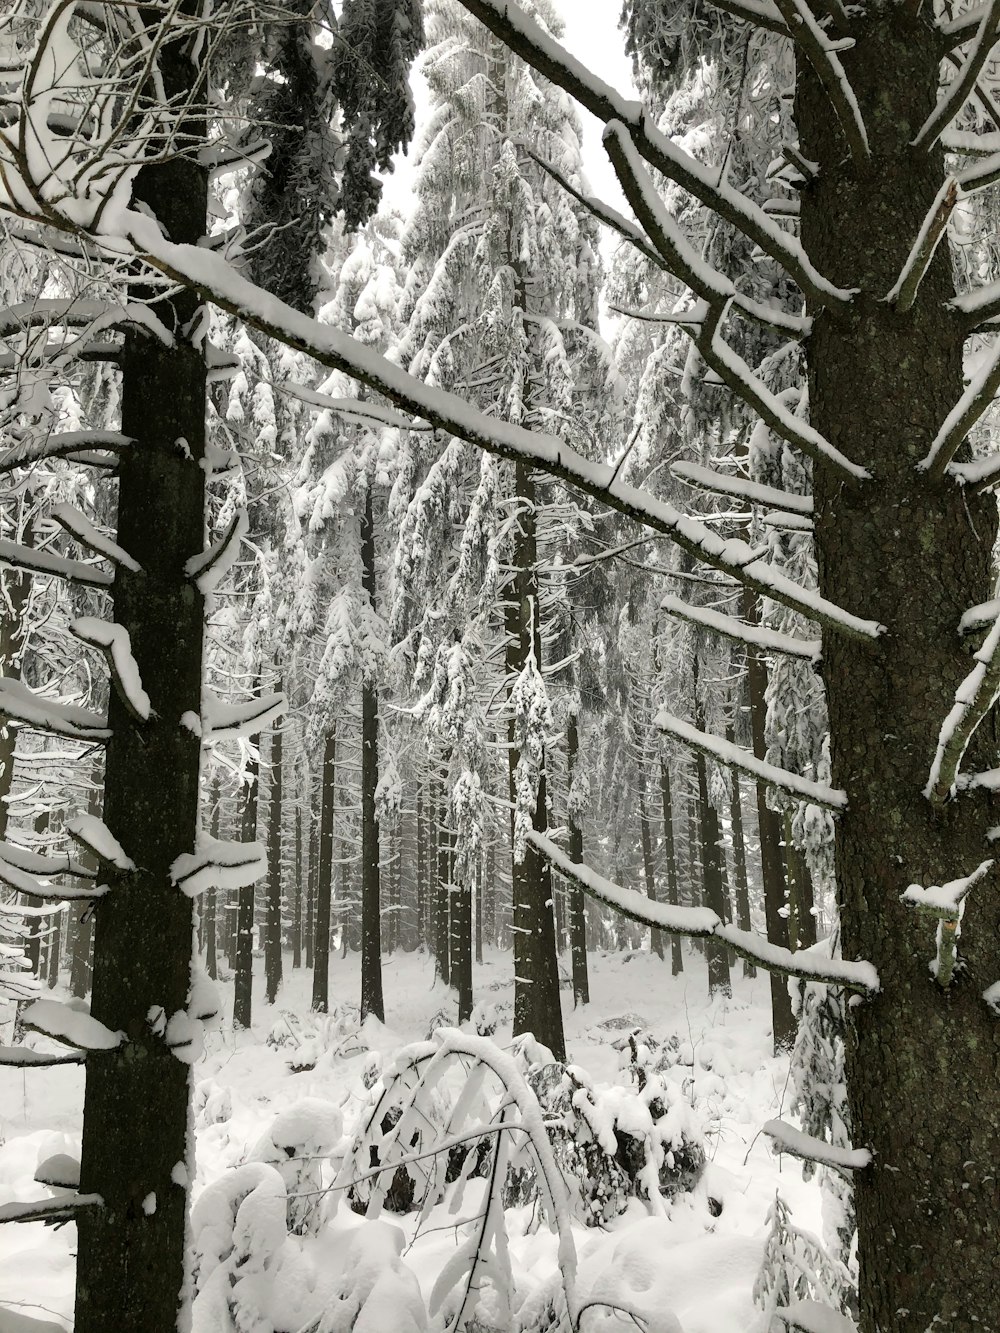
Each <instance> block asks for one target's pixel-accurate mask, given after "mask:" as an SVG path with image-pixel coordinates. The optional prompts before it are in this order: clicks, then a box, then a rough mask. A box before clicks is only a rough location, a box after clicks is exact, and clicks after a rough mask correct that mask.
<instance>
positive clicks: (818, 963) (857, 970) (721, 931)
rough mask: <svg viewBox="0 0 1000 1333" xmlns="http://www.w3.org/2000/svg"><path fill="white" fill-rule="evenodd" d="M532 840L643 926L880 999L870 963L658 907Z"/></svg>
mask: <svg viewBox="0 0 1000 1333" xmlns="http://www.w3.org/2000/svg"><path fill="white" fill-rule="evenodd" d="M528 838H529V840H530V841H531V842H532V843H534V845H535V846H536V847H537V848H538V849H539V851H541V852H542V853H543V854H544V855H545V856H547V857H548V858H549V860H550V861H551V862H552V865H553V867H554V868H555V869H556V870H558V871H559V873H560V874H561V875H564V876H565V877H566V878H567V879H568V880H571V881H572V882H573V883H574V884H578V885H579V886H580V888H581V889H582V890H583V891H584V893H585V894H587V895H588V897H591V898H594V899H596V901H597V902H601V903H604V904H605V906H607V907H611V908H613V909H614V910H615V911H616V912H620V913H621V914H622V916H627V917H628V918H629V919H630V920H632V921H638V922H639V924H640V925H643V926H650V927H652V928H653V929H655V930H664V931H667V932H668V933H669V934H675V935H690V936H692V937H699V936H700V937H707V936H709V935H711V936H714V937H715V938H716V939H718V940H721V941H722V942H723V943H724V944H725V945H726V947H727V948H730V949H732V950H733V952H734V953H736V954H738V955H739V956H740V957H741V958H747V959H749V961H750V962H752V963H755V964H756V965H757V966H759V967H762V968H764V969H765V970H766V971H768V972H780V973H783V974H784V975H786V976H790V977H802V978H803V979H805V980H807V981H822V982H826V983H827V984H828V985H831V986H843V987H844V988H845V989H847V990H853V991H857V992H858V993H860V994H862V995H875V994H877V993H878V991H879V989H880V983H879V978H878V973H877V972H876V970H875V968H874V967H873V966H872V964H871V963H866V962H857V963H852V962H847V961H845V960H843V959H840V958H825V957H822V956H821V955H819V954H817V953H814V952H813V951H812V950H811V949H796V950H793V949H784V948H781V947H780V946H778V945H776V944H772V943H771V942H770V941H769V940H767V939H765V938H764V937H763V936H760V935H755V934H753V933H752V932H751V931H744V930H739V929H738V928H737V927H735V926H732V925H727V924H726V923H725V922H724V921H722V919H721V918H720V917H718V916H717V915H716V914H715V912H713V911H712V910H711V909H710V908H708V907H680V906H674V905H672V904H670V903H658V902H654V901H653V900H652V899H651V898H648V897H647V896H646V895H645V894H644V893H639V892H638V891H637V890H635V889H623V888H622V887H621V885H619V884H615V883H613V882H612V881H611V880H609V879H605V878H604V877H603V876H602V875H598V874H597V873H596V871H594V870H591V869H590V867H589V866H585V865H580V864H578V863H577V862H575V861H571V860H570V859H569V857H567V856H565V855H564V854H563V852H561V851H560V850H559V848H558V847H557V846H556V845H555V843H554V842H552V841H551V840H550V839H549V838H544V837H542V836H541V834H538V833H534V832H529V833H528Z"/></svg>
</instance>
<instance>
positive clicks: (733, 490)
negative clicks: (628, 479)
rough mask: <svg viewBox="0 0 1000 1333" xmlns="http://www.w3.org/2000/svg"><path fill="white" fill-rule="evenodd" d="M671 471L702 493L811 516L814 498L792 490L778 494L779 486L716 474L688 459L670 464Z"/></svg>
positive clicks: (721, 473) (720, 473)
mask: <svg viewBox="0 0 1000 1333" xmlns="http://www.w3.org/2000/svg"><path fill="white" fill-rule="evenodd" d="M670 471H671V473H672V475H673V476H675V477H677V478H678V480H680V481H684V482H687V484H688V485H689V486H697V487H698V488H699V489H700V490H703V491H710V492H711V493H712V494H713V495H728V496H732V497H733V498H734V499H737V500H746V501H747V503H748V504H756V505H768V506H769V507H770V508H774V509H781V510H784V511H786V512H787V513H790V514H801V515H803V516H804V517H806V518H811V517H812V512H813V500H812V496H811V495H793V494H792V492H791V491H779V490H778V489H777V487H776V486H762V485H761V484H760V483H759V482H756V481H748V480H747V479H746V478H745V477H736V476H728V475H727V474H726V473H724V472H716V471H715V470H714V468H710V467H703V466H702V465H701V464H700V463H688V462H686V461H685V460H681V462H679V463H671V465H670Z"/></svg>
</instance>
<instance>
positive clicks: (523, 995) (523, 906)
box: [506, 463, 566, 1060]
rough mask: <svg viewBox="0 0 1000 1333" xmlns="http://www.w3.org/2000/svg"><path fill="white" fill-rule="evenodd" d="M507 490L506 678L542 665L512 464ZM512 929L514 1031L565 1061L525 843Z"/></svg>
mask: <svg viewBox="0 0 1000 1333" xmlns="http://www.w3.org/2000/svg"><path fill="white" fill-rule="evenodd" d="M514 478H515V480H514V493H515V496H516V497H517V501H518V504H519V508H520V514H519V518H518V523H517V526H516V529H515V532H516V536H515V540H514V553H513V560H512V563H513V566H514V571H515V572H514V579H513V586H512V587H511V589H510V590H509V592H508V609H507V614H506V622H507V652H506V665H507V679H508V680H509V681H514V680H516V679H517V677H518V676H520V674H521V672H522V671H523V670H524V668H525V667H526V666H527V664H528V658H529V656H530V654H532V653H534V655H535V663H536V666H537V668H538V670H539V672H540V671H541V669H542V657H541V652H542V636H541V624H540V615H539V597H538V574H537V568H536V567H537V558H538V557H537V541H536V522H537V514H536V496H535V482H534V479H533V477H532V475H531V470H530V468H528V467H527V466H526V465H525V464H523V463H517V464H515V468H514ZM508 738H509V741H510V748H509V750H508V755H509V776H510V799H511V802H512V803H513V802H516V800H517V790H516V786H515V773H516V770H517V765H518V761H519V759H520V754H519V751H518V750H517V748H516V744H515V741H516V730H515V723H514V719H513V718H511V721H510V728H509V737H508ZM532 828H533V829H534V831H535V832H536V833H542V834H545V833H547V831H548V810H547V797H546V780H545V773H544V771H543V772H542V775H541V778H540V780H539V784H538V796H537V799H536V801H535V810H534V814H533V816H532ZM511 875H512V879H513V890H512V892H513V914H514V921H513V931H514V1036H515V1037H517V1036H520V1035H521V1034H522V1033H524V1032H531V1033H533V1034H534V1036H535V1039H536V1040H537V1041H540V1042H541V1043H542V1045H544V1046H547V1047H548V1048H549V1050H550V1051H551V1052H552V1054H553V1055H554V1056H555V1058H556V1059H557V1060H565V1058H566V1040H565V1037H564V1035H563V1023H562V1006H561V1004H560V999H559V960H558V955H557V953H556V932H555V919H554V915H553V911H552V869H551V863H550V862H549V859H548V857H547V856H543V855H542V853H541V852H539V851H538V849H537V848H536V847H535V846H534V844H533V843H531V842H529V843H528V844H527V846H526V847H525V851H524V856H523V858H522V859H521V860H518V859H517V857H516V856H514V857H513V858H512V866H511Z"/></svg>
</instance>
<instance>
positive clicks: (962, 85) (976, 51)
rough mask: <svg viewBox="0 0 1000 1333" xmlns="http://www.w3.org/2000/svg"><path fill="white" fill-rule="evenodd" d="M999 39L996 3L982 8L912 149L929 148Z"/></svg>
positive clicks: (999, 11)
mask: <svg viewBox="0 0 1000 1333" xmlns="http://www.w3.org/2000/svg"><path fill="white" fill-rule="evenodd" d="M998 38H1000V0H989V3H988V4H986V5H983V6H982V20H981V22H980V24H979V27H978V29H977V31H976V35H975V37H974V38H973V39H972V44H971V46H970V47H969V50H968V53H967V54H966V57H965V60H964V61H963V62H962V64H961V66H960V68H959V70H958V73H957V74H956V75H955V77H954V79H953V80H952V81H951V83H950V84H949V85H948V87H947V88H946V89H945V90H944V92H943V93H942V95H941V96H940V97H939V98H938V102H937V106H936V107H935V108H934V110H933V111H932V112H931V114H930V115H929V116H928V117H927V119H926V120H925V121H924V123H923V125H922V126H921V128H920V131H919V132H918V134H917V137H916V138H915V139H914V141H913V143H914V147H918V148H920V147H922V148H926V149H928V150H929V149H931V148H932V147H933V146H934V144H935V143H936V142H937V140H938V139H939V138H940V136H941V135H942V134H943V133H944V131H945V130H946V129H947V128H948V126H949V125H950V124H951V122H952V121H953V120H954V119H955V117H956V116H957V115H958V113H959V112H960V111H961V110H962V107H963V106H965V103H966V101H967V100H968V98H969V97H970V95H971V94H972V91H973V89H974V88H975V86H976V80H977V79H978V78H979V75H980V74H981V73H982V71H983V69H984V67H985V65H986V62H987V61H988V60H989V58H990V53H991V52H992V50H993V47H994V46H995V44H996V42H997V39H998Z"/></svg>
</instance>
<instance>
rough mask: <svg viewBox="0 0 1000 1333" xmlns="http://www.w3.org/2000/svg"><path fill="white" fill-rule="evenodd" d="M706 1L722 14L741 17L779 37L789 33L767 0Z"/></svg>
mask: <svg viewBox="0 0 1000 1333" xmlns="http://www.w3.org/2000/svg"><path fill="white" fill-rule="evenodd" d="M708 3H709V4H710V5H711V6H712V8H713V9H721V10H722V12H723V13H724V14H731V15H732V17H733V18H735V19H742V21H743V22H744V23H749V24H750V25H751V26H752V27H754V28H762V29H763V30H764V31H765V32H774V33H777V35H778V36H779V37H788V36H789V35H790V34H789V31H788V28H787V27H786V25H785V20H784V19H783V18H782V17H781V14H780V13H779V12H778V10H777V9H776V8H775V6H774V5H773V4H771V3H770V2H769V0H708Z"/></svg>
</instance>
